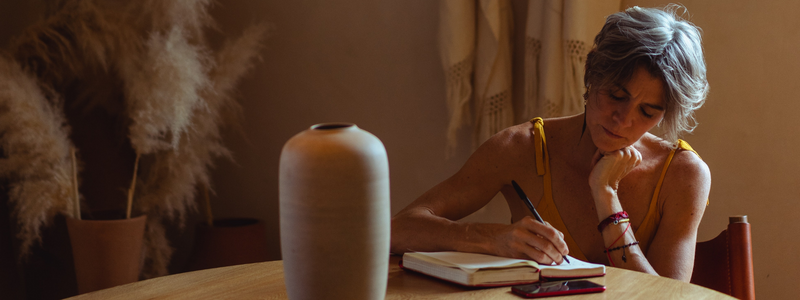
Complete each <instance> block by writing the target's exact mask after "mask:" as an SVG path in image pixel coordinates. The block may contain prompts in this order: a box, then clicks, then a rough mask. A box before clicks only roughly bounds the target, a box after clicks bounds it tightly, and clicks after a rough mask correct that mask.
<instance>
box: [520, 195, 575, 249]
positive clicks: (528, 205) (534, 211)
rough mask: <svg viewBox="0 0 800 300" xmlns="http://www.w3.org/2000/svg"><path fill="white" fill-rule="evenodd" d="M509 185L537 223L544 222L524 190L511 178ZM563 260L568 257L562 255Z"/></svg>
mask: <svg viewBox="0 0 800 300" xmlns="http://www.w3.org/2000/svg"><path fill="white" fill-rule="evenodd" d="M511 185H512V186H514V190H516V191H517V195H519V197H520V198H522V202H525V206H527V207H528V209H529V210H530V211H531V213H533V217H534V218H536V221H539V223H542V224H544V220H542V216H540V215H539V212H537V211H536V208H535V207H533V203H531V199H528V196H527V195H525V192H523V191H522V188H521V187H519V184H517V182H516V181H514V180H511ZM564 260H565V261H566V262H567V263H570V262H569V259H568V258H567V257H566V256H564Z"/></svg>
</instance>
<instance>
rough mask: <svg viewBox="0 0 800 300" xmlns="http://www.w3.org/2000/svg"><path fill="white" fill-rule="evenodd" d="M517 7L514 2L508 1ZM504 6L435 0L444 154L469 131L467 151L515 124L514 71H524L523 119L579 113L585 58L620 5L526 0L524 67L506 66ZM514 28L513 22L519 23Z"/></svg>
mask: <svg viewBox="0 0 800 300" xmlns="http://www.w3.org/2000/svg"><path fill="white" fill-rule="evenodd" d="M514 1H521V0H514ZM511 9H512V5H511V0H441V2H440V22H439V35H440V37H439V40H440V45H439V46H440V50H441V57H442V63H443V67H444V71H445V81H446V92H447V96H446V102H447V107H448V113H449V116H448V117H449V123H448V128H447V146H448V147H447V149H448V153H452V150H453V149H455V147H456V145H457V142H458V141H457V132H458V130H459V128H461V127H462V126H464V125H467V124H469V123H472V124H473V126H474V127H473V129H474V135H473V141H474V142H475V143H474V144H473V146H476V145H479V144H480V143H483V142H484V141H486V140H487V139H488V138H489V137H491V136H492V135H493V134H495V133H496V132H498V131H500V130H502V129H504V128H506V127H509V126H512V125H514V112H513V107H515V105H514V103H513V101H514V99H515V98H513V97H512V82H513V81H514V78H513V77H512V67H513V64H522V65H523V66H524V72H522V73H524V77H525V78H524V79H522V80H521V81H518V82H522V83H523V84H524V89H523V90H524V95H523V96H522V97H517V99H518V100H517V101H522V102H523V103H522V104H520V105H517V106H516V107H518V108H522V110H523V111H522V114H521V115H523V116H525V117H526V118H532V117H537V116H540V117H557V116H568V115H574V114H578V113H581V112H583V93H584V85H583V75H584V65H585V62H586V54H587V53H588V52H589V50H591V49H590V48H591V46H592V42H593V40H594V35H595V34H597V32H599V30H600V29H601V28H602V26H603V24H604V23H605V18H606V16H608V15H610V14H612V13H615V12H617V11H619V9H620V0H530V1H528V2H527V15H526V20H525V23H524V24H525V27H524V28H518V29H517V30H524V31H525V39H524V40H525V41H524V43H525V45H524V55H522V57H524V61H519V62H513V61H512V58H513V57H514V56H513V45H512V41H513V39H512V35H513V31H514V28H513V24H514V20H513V13H512V11H511ZM518 24H519V23H518Z"/></svg>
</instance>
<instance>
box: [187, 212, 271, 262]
mask: <svg viewBox="0 0 800 300" xmlns="http://www.w3.org/2000/svg"><path fill="white" fill-rule="evenodd" d="M267 247H268V243H267V231H266V227H265V226H264V222H262V221H261V220H258V219H252V218H228V219H215V220H214V226H213V227H211V226H208V223H205V222H204V223H199V224H197V227H196V230H195V238H194V253H193V254H192V256H191V258H190V259H189V262H188V263H187V267H186V269H187V271H195V270H202V269H209V268H217V267H224V266H232V265H239V264H248V263H255V262H262V261H267V259H268V257H267V255H268V251H269V249H268V248H267Z"/></svg>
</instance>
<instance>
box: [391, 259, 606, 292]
mask: <svg viewBox="0 0 800 300" xmlns="http://www.w3.org/2000/svg"><path fill="white" fill-rule="evenodd" d="M568 257H569V261H570V262H572V263H567V262H566V261H565V262H564V263H562V264H561V265H540V264H538V263H537V262H535V261H532V260H524V259H514V258H506V257H499V256H493V255H487V254H478V253H464V252H409V253H405V254H404V255H403V260H402V267H403V268H405V269H408V270H412V271H417V272H420V273H423V274H426V275H430V276H433V277H436V278H439V279H444V280H447V281H450V282H454V283H458V284H461V285H466V286H506V285H515V284H523V283H533V282H537V281H539V280H543V279H545V278H557V279H565V278H581V277H596V276H603V275H605V274H606V267H605V266H604V265H601V264H594V263H588V262H585V261H581V260H579V259H577V258H574V257H572V256H568Z"/></svg>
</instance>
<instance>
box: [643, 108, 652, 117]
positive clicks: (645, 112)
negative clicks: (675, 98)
mask: <svg viewBox="0 0 800 300" xmlns="http://www.w3.org/2000/svg"><path fill="white" fill-rule="evenodd" d="M641 111H642V115H644V117H645V118H648V119H650V118H652V117H653V115H651V114H648V113H647V111H646V110H645V109H644V108H641Z"/></svg>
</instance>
